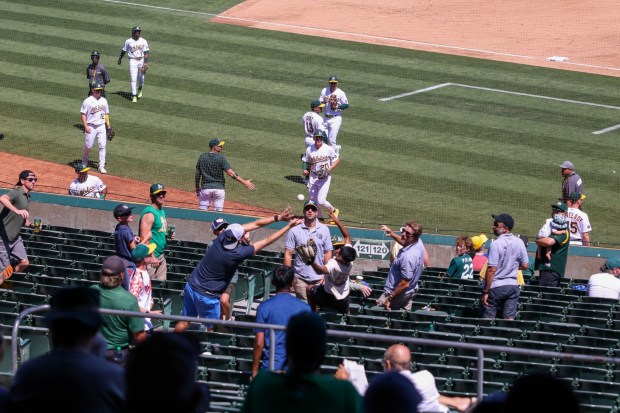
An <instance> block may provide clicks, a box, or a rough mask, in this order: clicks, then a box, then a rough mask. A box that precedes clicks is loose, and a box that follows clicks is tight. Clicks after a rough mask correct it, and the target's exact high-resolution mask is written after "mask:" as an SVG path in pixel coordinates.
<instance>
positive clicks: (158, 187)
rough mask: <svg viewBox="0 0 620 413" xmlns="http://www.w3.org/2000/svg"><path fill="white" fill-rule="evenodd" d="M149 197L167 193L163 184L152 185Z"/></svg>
mask: <svg viewBox="0 0 620 413" xmlns="http://www.w3.org/2000/svg"><path fill="white" fill-rule="evenodd" d="M150 191H151V196H153V195H157V194H158V193H160V192H167V191H166V187H165V186H164V184H153V185H151V190H150Z"/></svg>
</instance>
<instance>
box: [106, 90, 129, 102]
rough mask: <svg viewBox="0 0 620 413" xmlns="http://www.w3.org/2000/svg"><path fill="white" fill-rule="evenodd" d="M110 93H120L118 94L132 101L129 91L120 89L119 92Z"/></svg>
mask: <svg viewBox="0 0 620 413" xmlns="http://www.w3.org/2000/svg"><path fill="white" fill-rule="evenodd" d="M110 94H111V95H118V96H120V97H122V98H124V99H127V100H129V101H131V93H129V92H121V91H118V92H114V93H110Z"/></svg>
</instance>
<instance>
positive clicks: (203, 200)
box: [198, 189, 226, 211]
mask: <svg viewBox="0 0 620 413" xmlns="http://www.w3.org/2000/svg"><path fill="white" fill-rule="evenodd" d="M225 196H226V192H225V191H224V190H223V189H201V190H200V193H199V194H198V208H199V209H202V210H205V211H206V210H207V209H209V205H211V204H213V210H214V211H223V210H224V197H225Z"/></svg>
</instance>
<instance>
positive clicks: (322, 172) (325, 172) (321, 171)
mask: <svg viewBox="0 0 620 413" xmlns="http://www.w3.org/2000/svg"><path fill="white" fill-rule="evenodd" d="M328 176H329V169H319V170H318V171H316V177H317V179H325V178H327V177H328Z"/></svg>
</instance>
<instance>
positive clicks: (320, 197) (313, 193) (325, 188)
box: [308, 172, 333, 218]
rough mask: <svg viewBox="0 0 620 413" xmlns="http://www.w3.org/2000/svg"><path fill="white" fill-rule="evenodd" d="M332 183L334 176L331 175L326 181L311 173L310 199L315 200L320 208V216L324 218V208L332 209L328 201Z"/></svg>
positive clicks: (309, 184)
mask: <svg viewBox="0 0 620 413" xmlns="http://www.w3.org/2000/svg"><path fill="white" fill-rule="evenodd" d="M331 183H332V176H331V175H329V176H328V177H327V178H324V179H317V177H316V174H315V173H314V172H312V173H310V182H309V183H308V198H310V199H311V200H313V201H314V202H315V203H316V204H317V205H318V206H319V211H318V214H317V215H318V216H319V218H321V217H323V211H322V208H325V209H332V208H333V206H332V204H330V203H329V201H328V200H327V194H328V193H329V186H330V185H331Z"/></svg>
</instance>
